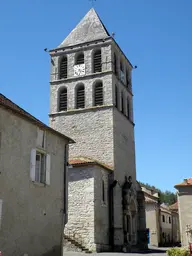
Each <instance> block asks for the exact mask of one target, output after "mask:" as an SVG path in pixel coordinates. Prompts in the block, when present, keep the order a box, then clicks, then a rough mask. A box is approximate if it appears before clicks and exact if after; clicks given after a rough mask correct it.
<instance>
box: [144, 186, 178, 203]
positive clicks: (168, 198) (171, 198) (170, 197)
mask: <svg viewBox="0 0 192 256" xmlns="http://www.w3.org/2000/svg"><path fill="white" fill-rule="evenodd" d="M139 183H140V185H141V186H144V187H146V188H148V189H151V190H154V191H155V192H158V193H159V199H160V203H161V204H162V203H165V204H168V205H171V204H174V203H175V202H176V201H177V195H176V194H175V193H173V192H170V191H168V190H166V191H165V192H163V191H161V190H160V189H158V188H156V187H155V186H151V185H149V184H148V183H146V184H145V183H142V182H139Z"/></svg>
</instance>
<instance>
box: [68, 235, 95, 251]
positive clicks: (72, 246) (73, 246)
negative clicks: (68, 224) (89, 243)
mask: <svg viewBox="0 0 192 256" xmlns="http://www.w3.org/2000/svg"><path fill="white" fill-rule="evenodd" d="M63 251H64V252H85V253H92V252H91V251H89V250H88V249H87V248H85V247H84V246H82V245H81V244H79V243H78V242H77V241H75V240H73V239H72V238H70V237H68V236H66V235H64V241H63Z"/></svg>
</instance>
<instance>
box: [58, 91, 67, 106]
mask: <svg viewBox="0 0 192 256" xmlns="http://www.w3.org/2000/svg"><path fill="white" fill-rule="evenodd" d="M66 110H67V88H63V89H61V91H60V93H59V111H66Z"/></svg>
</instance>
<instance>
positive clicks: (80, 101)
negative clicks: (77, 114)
mask: <svg viewBox="0 0 192 256" xmlns="http://www.w3.org/2000/svg"><path fill="white" fill-rule="evenodd" d="M84 107H85V88H84V85H81V86H79V87H78V88H77V108H84Z"/></svg>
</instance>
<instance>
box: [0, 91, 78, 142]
mask: <svg viewBox="0 0 192 256" xmlns="http://www.w3.org/2000/svg"><path fill="white" fill-rule="evenodd" d="M0 107H3V108H4V109H6V110H9V111H12V112H13V113H14V114H18V115H19V116H21V117H22V118H24V119H25V120H28V121H29V122H31V123H33V124H35V125H37V126H39V127H40V128H44V129H46V130H48V131H50V132H52V133H54V134H56V135H58V136H60V137H62V138H64V139H66V140H68V141H69V143H75V141H74V140H73V139H71V138H70V137H68V136H66V135H64V134H62V133H60V132H58V131H56V130H54V129H53V128H51V127H49V126H47V125H46V124H44V123H43V122H41V121H40V120H38V119H37V118H35V117H34V116H32V115H31V114H30V113H28V112H27V111H25V110H24V109H23V108H21V107H19V106H18V105H17V104H15V103H14V102H12V101H11V100H10V99H8V98H7V97H5V96H4V95H3V94H0Z"/></svg>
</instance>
